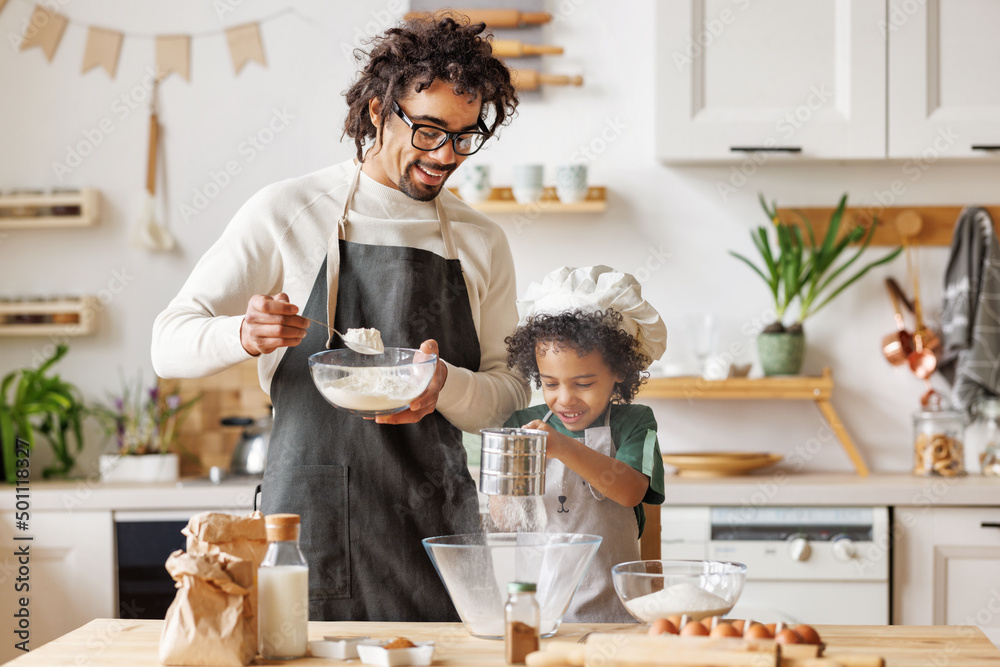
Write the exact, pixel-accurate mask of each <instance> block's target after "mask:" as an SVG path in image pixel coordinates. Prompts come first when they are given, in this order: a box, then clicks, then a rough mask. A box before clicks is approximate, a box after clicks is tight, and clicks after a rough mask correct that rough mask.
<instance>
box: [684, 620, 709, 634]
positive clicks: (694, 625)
mask: <svg viewBox="0 0 1000 667" xmlns="http://www.w3.org/2000/svg"><path fill="white" fill-rule="evenodd" d="M706 635H708V630H706V629H705V626H704V625H702V624H701V623H699V622H698V621H688V624H687V625H685V626H684V629H683V630H681V637H704V636H706Z"/></svg>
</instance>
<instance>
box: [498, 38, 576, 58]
mask: <svg viewBox="0 0 1000 667" xmlns="http://www.w3.org/2000/svg"><path fill="white" fill-rule="evenodd" d="M491 44H492V45H493V55H496V56H500V57H501V58H522V57H524V56H557V55H559V54H560V53H562V52H563V47H561V46H553V45H551V44H525V43H524V42H519V41H517V40H516V39H494V40H493V41H492V42H491Z"/></svg>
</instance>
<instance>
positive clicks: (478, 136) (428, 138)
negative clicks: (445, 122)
mask: <svg viewBox="0 0 1000 667" xmlns="http://www.w3.org/2000/svg"><path fill="white" fill-rule="evenodd" d="M392 110H393V111H394V112H396V115H397V116H399V117H400V119H401V120H402V121H403V122H404V123H406V124H407V125H408V126H409V127H410V129H412V130H413V136H412V137H411V138H410V143H411V144H412V145H413V147H414V148H417V149H419V150H422V151H435V150H437V149H439V148H441V147H442V146H444V145H445V143H446V142H447V141H448V140H449V139H450V140H451V145H452V147H453V148H454V149H455V153H456V154H457V155H472V154H473V153H475V152H476V151H478V150H479V149H480V148H482V147H483V144H485V143H486V140H487V139H489V138H490V133H489V130H488V129H487V127H486V124H485V123H483V120H482V119H481V118H480V119H479V129H480V130H481V131H480V132H446V131H444V130H442V129H441V128H439V127H434V126H433V125H421V124H419V123H414V122H413V121H412V120H410V119H409V118H407V117H406V114H405V113H403V110H402V109H400V108H399V105H398V104H396V103H395V102H393V103H392Z"/></svg>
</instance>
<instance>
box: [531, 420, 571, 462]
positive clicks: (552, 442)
mask: <svg viewBox="0 0 1000 667" xmlns="http://www.w3.org/2000/svg"><path fill="white" fill-rule="evenodd" d="M524 428H533V429H537V430H539V431H545V433H546V434H547V435H546V436H545V458H547V459H557V458H559V456H560V454H561V453H562V452H563V451H565V449H566V446H567V443H566V441H567V440H569V443H568V444H569V446H570V447H572V446H573V444H574V443H576V441H575V440H573V438H570V437H569V436H566V435H563V434H562V433H560V432H559V431H557V430H555V429H554V428H552V427H551V426H550V425H548V424H546V423H545V422H543V421H542V420H541V419H536V420H534V421H530V422H528V423H527V424H525V425H524Z"/></svg>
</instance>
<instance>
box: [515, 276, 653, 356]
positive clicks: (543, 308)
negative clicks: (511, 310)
mask: <svg viewBox="0 0 1000 667" xmlns="http://www.w3.org/2000/svg"><path fill="white" fill-rule="evenodd" d="M608 309H612V310H615V311H617V312H619V313H621V315H622V328H623V329H624V330H625V331H626V332H628V333H630V334H632V335H633V336H635V338H636V339H637V340H638V341H639V343H640V344H641V345H642V347H643V352H644V353H645V354H647V355H649V357H650V359H652V360H653V361H656V360H657V359H659V358H660V357H661V356H662V355H663V353H664V351H666V349H667V327H666V325H665V324H664V323H663V320H662V319H660V314H659V313H658V312H656V309H655V308H653V306H651V305H650V304H649V302H648V301H646V300H645V299H643V298H642V286H641V285H640V284H639V281H638V280H636V279H635V278H634V277H633V276H632V275H630V274H628V273H622V272H620V271H615V270H614V269H612V268H611V267H609V266H602V265H598V266H586V267H582V268H578V269H577V268H573V267H571V266H564V267H561V268H559V269H556V270H555V271H553V272H552V273H550V274H549V275H547V276H545V277H544V278H543V279H542V282H540V283H537V282H533V283H531V284H530V285H529V286H528V289H527V290H526V291H525V292H524V295H523V296H521V298H520V299H518V300H517V310H518V313H519V314H520V316H521V321H520V324H522V325H523V324H524V323H525V322H526V321H527V320H528V318H529V317H534V316H536V315H554V314H557V313H562V312H565V311H568V310H583V311H585V312H594V311H598V310H608Z"/></svg>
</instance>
